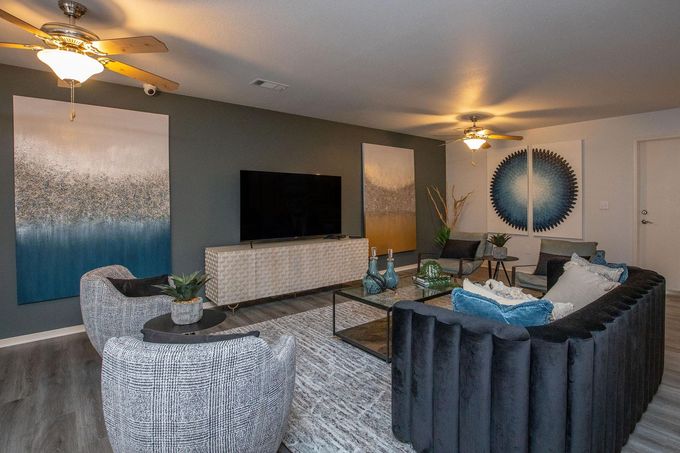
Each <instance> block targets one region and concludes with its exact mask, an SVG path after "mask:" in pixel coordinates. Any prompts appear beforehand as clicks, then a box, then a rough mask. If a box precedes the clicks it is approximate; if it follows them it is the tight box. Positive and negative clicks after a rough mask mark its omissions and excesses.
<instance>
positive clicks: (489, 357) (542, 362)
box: [392, 268, 666, 453]
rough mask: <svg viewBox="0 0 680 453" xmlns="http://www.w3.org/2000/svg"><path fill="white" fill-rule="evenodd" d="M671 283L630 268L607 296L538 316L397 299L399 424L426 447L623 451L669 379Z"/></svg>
mask: <svg viewBox="0 0 680 453" xmlns="http://www.w3.org/2000/svg"><path fill="white" fill-rule="evenodd" d="M665 291H666V289H665V281H664V279H663V277H661V276H660V275H658V274H657V273H655V272H652V271H648V270H643V269H638V268H630V276H629V278H628V280H627V281H626V282H625V283H624V284H623V285H621V286H620V287H618V288H616V289H614V290H612V291H610V292H609V293H607V294H606V295H605V296H603V297H601V298H600V299H598V300H596V301H594V302H592V303H591V304H589V305H587V306H586V307H584V308H582V309H580V310H578V311H576V312H574V313H572V314H570V315H569V316H567V317H565V318H562V319H560V320H558V321H555V322H553V323H551V324H549V325H546V326H540V327H529V328H523V327H516V326H510V325H505V324H500V323H496V322H493V321H489V320H486V319H483V318H478V317H472V316H468V315H464V314H460V313H455V312H452V311H450V310H446V309H443V308H439V307H433V306H429V305H425V304H422V303H416V302H399V303H397V304H396V305H395V309H394V315H393V316H394V325H393V335H394V336H393V339H394V353H393V358H392V429H393V432H394V435H395V436H396V437H397V438H398V439H399V440H401V441H403V442H410V443H411V444H412V445H413V447H414V448H415V449H416V450H417V451H433V452H462V453H467V452H478V451H479V452H482V451H490V452H535V453H538V452H571V453H587V452H593V453H595V452H613V451H620V450H621V448H622V446H623V445H624V444H625V442H626V440H627V439H628V435H629V433H630V432H631V431H632V430H633V429H634V427H635V424H636V423H637V421H638V420H639V419H640V417H641V416H642V414H643V412H644V411H645V408H646V407H647V404H648V403H649V402H650V401H651V399H652V397H653V396H654V394H655V392H656V390H657V388H658V386H659V384H660V382H661V377H662V374H663V367H664V326H665V322H664V317H665Z"/></svg>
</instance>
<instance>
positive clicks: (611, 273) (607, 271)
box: [565, 253, 623, 283]
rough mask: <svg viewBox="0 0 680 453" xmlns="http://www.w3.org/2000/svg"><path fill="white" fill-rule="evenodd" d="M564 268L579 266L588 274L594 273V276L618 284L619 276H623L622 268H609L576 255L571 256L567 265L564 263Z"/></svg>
mask: <svg viewBox="0 0 680 453" xmlns="http://www.w3.org/2000/svg"><path fill="white" fill-rule="evenodd" d="M565 266H567V267H570V266H581V267H583V268H584V269H586V270H588V271H590V272H595V273H596V274H598V275H601V276H603V277H604V278H606V279H607V280H611V281H613V282H619V283H621V281H620V279H621V274H623V268H621V267H609V266H606V265H603V264H596V263H593V262H591V261H588V260H586V259H584V258H581V257H580V256H578V255H577V254H576V253H574V254H573V255H571V260H570V261H569V262H568V263H565Z"/></svg>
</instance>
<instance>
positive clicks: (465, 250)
mask: <svg viewBox="0 0 680 453" xmlns="http://www.w3.org/2000/svg"><path fill="white" fill-rule="evenodd" d="M479 242H480V241H465V240H462V239H449V240H447V241H446V244H444V249H443V250H442V253H441V258H465V259H474V257H475V254H476V253H477V249H478V248H479Z"/></svg>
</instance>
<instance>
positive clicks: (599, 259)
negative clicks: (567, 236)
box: [590, 250, 628, 283]
mask: <svg viewBox="0 0 680 453" xmlns="http://www.w3.org/2000/svg"><path fill="white" fill-rule="evenodd" d="M590 262H591V263H593V264H599V265H601V266H607V267H609V268H611V269H623V272H622V273H621V276H620V277H619V283H623V282H625V281H626V280H628V266H626V263H608V262H607V260H606V259H604V252H603V251H602V250H598V252H597V253H596V254H595V256H594V257H592V258H591V260H590Z"/></svg>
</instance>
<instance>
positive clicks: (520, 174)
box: [487, 148, 529, 234]
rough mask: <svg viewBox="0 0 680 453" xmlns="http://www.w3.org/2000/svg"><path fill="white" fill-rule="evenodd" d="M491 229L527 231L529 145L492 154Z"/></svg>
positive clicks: (490, 155)
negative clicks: (527, 147)
mask: <svg viewBox="0 0 680 453" xmlns="http://www.w3.org/2000/svg"><path fill="white" fill-rule="evenodd" d="M487 159H488V160H489V167H488V168H489V170H490V174H489V181H490V184H489V210H488V215H487V221H488V224H489V231H495V232H499V233H512V234H526V233H527V228H528V210H529V171H528V169H529V155H528V152H527V149H526V148H518V149H513V150H510V151H507V152H496V153H493V154H492V153H489V154H488V157H487Z"/></svg>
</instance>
